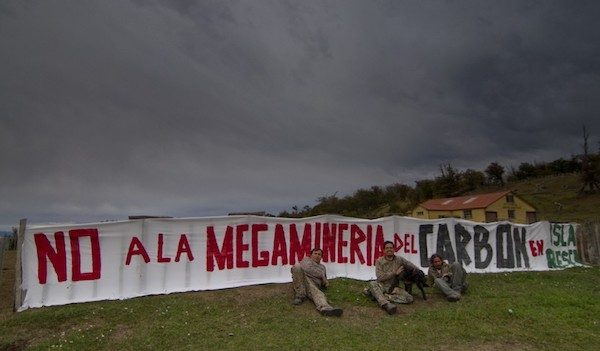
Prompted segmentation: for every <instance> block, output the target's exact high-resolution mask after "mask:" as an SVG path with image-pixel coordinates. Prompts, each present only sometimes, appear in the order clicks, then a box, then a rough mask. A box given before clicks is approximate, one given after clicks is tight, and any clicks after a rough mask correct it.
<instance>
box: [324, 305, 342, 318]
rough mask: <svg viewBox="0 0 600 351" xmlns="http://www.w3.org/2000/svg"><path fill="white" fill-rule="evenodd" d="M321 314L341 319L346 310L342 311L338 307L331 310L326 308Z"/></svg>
mask: <svg viewBox="0 0 600 351" xmlns="http://www.w3.org/2000/svg"><path fill="white" fill-rule="evenodd" d="M319 312H321V314H322V315H323V316H327V317H341V316H342V313H344V310H342V309H341V308H337V307H330V308H324V309H322V310H321V311H319Z"/></svg>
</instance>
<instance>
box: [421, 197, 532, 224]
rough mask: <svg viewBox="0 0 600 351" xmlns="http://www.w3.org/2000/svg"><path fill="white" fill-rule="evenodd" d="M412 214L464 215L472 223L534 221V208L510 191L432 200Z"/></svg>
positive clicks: (430, 216)
mask: <svg viewBox="0 0 600 351" xmlns="http://www.w3.org/2000/svg"><path fill="white" fill-rule="evenodd" d="M412 217H416V218H422V219H437V218H447V217H455V218H464V219H468V220H471V221H475V222H496V221H503V220H508V221H511V222H514V223H533V222H536V221H537V215H536V208H535V207H533V206H532V205H531V204H529V203H527V202H526V201H525V200H523V199H521V198H520V197H519V196H517V195H515V194H514V193H513V192H512V191H502V192H497V193H488V194H474V195H467V196H459V197H450V198H445V199H431V200H427V201H425V202H423V203H421V204H419V205H418V206H417V207H416V208H415V209H414V210H413V211H412Z"/></svg>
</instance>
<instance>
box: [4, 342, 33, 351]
mask: <svg viewBox="0 0 600 351" xmlns="http://www.w3.org/2000/svg"><path fill="white" fill-rule="evenodd" d="M26 348H27V341H25V340H17V341H15V342H12V343H10V344H6V345H4V344H2V345H0V351H20V350H25V349H26Z"/></svg>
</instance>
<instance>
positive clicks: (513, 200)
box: [506, 195, 515, 202]
mask: <svg viewBox="0 0 600 351" xmlns="http://www.w3.org/2000/svg"><path fill="white" fill-rule="evenodd" d="M506 202H515V197H514V196H512V195H506Z"/></svg>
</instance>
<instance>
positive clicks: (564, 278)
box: [0, 251, 600, 350]
mask: <svg viewBox="0 0 600 351" xmlns="http://www.w3.org/2000/svg"><path fill="white" fill-rule="evenodd" d="M7 258H8V259H7V260H6V261H7V262H5V268H4V274H3V280H4V281H3V282H2V286H1V287H0V293H1V294H0V298H1V300H0V301H1V306H0V350H19V349H32V350H35V349H39V350H57V349H66V350H167V349H168V350H171V349H174V350H179V349H188V350H203V349H214V350H238V349H253V350H269V349H271V350H273V349H277V350H301V349H303V350H316V349H323V348H332V349H357V350H360V349H377V350H382V349H411V350H438V349H448V350H464V349H473V350H555V349H557V350H596V349H597V348H598V345H600V268H599V267H593V268H577V269H568V270H564V271H552V272H519V273H509V274H470V275H469V280H470V283H471V287H470V290H469V292H467V293H466V294H465V295H464V297H463V300H461V301H459V302H457V303H450V302H447V301H445V300H444V299H443V297H442V296H441V295H440V294H439V293H438V292H436V291H434V290H432V289H429V296H430V297H429V299H428V300H427V301H423V300H422V299H421V298H420V296H418V295H417V294H415V302H414V303H413V304H412V305H401V306H400V308H399V312H398V314H397V315H394V316H388V315H387V314H385V312H384V311H383V310H381V309H380V308H378V307H377V306H376V304H375V302H372V301H371V300H369V299H367V298H366V297H364V296H362V294H361V293H360V291H361V289H362V288H363V287H364V286H365V282H361V281H356V280H351V279H333V280H332V281H331V287H330V289H329V291H328V292H327V295H328V297H329V299H330V301H331V303H332V304H333V305H335V306H339V307H342V308H343V309H344V315H343V316H342V317H341V318H335V317H322V316H320V315H319V314H318V313H317V311H316V310H315V309H314V306H313V305H312V303H310V301H307V302H305V303H304V304H303V305H301V306H292V305H291V303H290V302H291V298H292V292H291V285H290V284H269V285H262V286H250V287H243V288H236V289H227V290H220V291H204V292H196V293H181V294H172V295H159V296H148V297H142V298H136V299H130V300H124V301H103V302H91V303H83V304H73V305H66V306H55V307H44V308H38V309H30V310H27V311H24V312H20V313H12V308H11V302H12V295H11V294H12V284H13V279H14V269H13V267H14V251H12V252H8V257H7ZM415 290H417V289H415Z"/></svg>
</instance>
